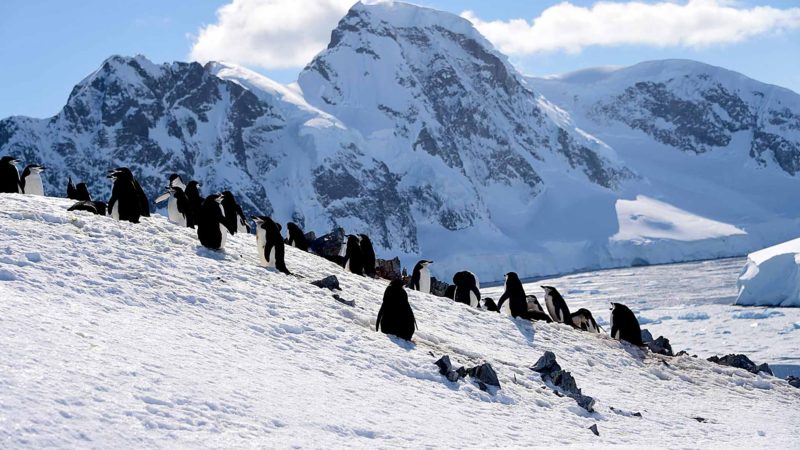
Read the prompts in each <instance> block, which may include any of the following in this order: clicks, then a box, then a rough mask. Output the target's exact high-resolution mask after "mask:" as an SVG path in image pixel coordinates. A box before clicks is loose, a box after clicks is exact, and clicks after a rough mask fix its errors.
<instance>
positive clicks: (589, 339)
mask: <svg viewBox="0 0 800 450" xmlns="http://www.w3.org/2000/svg"><path fill="white" fill-rule="evenodd" d="M69 204H70V202H69V201H66V200H57V199H48V198H41V197H27V198H25V197H21V196H18V195H3V196H0V343H1V344H2V351H1V352H0V443H2V445H0V447H3V448H23V447H24V448H42V447H57V448H132V447H133V448H187V447H191V448H198V447H201V448H230V447H238V448H241V447H248V448H249V447H256V448H273V447H287V446H290V445H298V446H304V447H319V448H330V447H366V446H369V447H379V448H380V447H411V448H419V447H447V448H453V447H456V448H461V447H471V448H476V447H527V446H558V447H561V446H564V445H568V444H571V445H576V446H582V447H587V446H601V447H602V446H611V445H627V446H634V447H641V446H649V447H652V446H659V447H709V446H715V447H731V446H758V447H771V448H791V447H796V446H797V445H798V436H797V430H798V429H799V428H800V415H798V414H797V411H798V410H799V409H800V390H798V389H795V388H792V387H790V386H789V385H788V384H787V383H786V382H784V381H782V380H779V379H777V378H774V377H768V376H763V375H753V374H750V373H747V372H745V371H743V370H740V369H731V368H727V367H721V366H716V365H712V364H711V363H708V362H706V361H704V360H702V359H693V358H691V357H679V358H671V359H668V358H662V357H659V356H653V355H645V354H643V353H642V352H641V351H640V350H638V349H635V348H632V347H630V346H627V345H622V344H620V343H618V342H616V341H614V340H611V339H610V338H608V337H606V336H597V335H589V334H586V333H581V332H577V331H574V330H572V329H570V328H567V327H565V326H562V325H553V324H540V323H537V324H535V325H532V324H530V323H526V322H522V321H514V320H512V319H510V318H508V317H503V316H500V315H499V314H496V313H488V312H479V311H476V310H473V309H469V308H468V307H465V306H464V305H458V304H454V303H452V302H450V301H449V300H445V299H442V298H437V297H432V296H428V295H424V294H418V293H415V292H411V293H409V298H410V302H411V305H412V307H413V308H414V311H415V314H416V318H417V321H418V323H419V327H420V329H419V331H418V332H417V334H416V335H415V337H414V341H415V342H414V343H413V344H412V343H407V342H404V341H400V340H397V339H393V338H389V337H387V336H385V335H383V334H381V333H376V332H375V331H374V318H375V316H376V314H377V311H378V308H379V305H380V300H381V297H382V294H383V291H384V289H385V287H386V283H385V282H384V281H376V280H368V279H366V278H362V277H358V276H353V275H349V274H346V273H344V272H343V271H342V270H341V269H339V268H338V267H337V266H335V265H333V264H331V263H328V262H326V261H323V260H321V259H319V258H317V257H313V256H310V255H308V254H304V253H300V252H297V251H294V249H288V251H287V265H288V266H289V269H290V270H292V271H293V272H294V273H296V274H297V275H298V276H299V277H287V276H284V275H282V274H279V273H275V272H269V271H267V270H266V269H263V268H260V267H258V266H257V259H256V255H255V251H254V249H255V240H254V237H253V236H250V235H237V236H234V237H232V238H230V239H229V240H228V248H227V250H226V251H225V252H212V251H208V250H205V249H203V248H201V247H199V246H198V243H197V239H196V238H195V236H194V233H193V231H192V230H190V229H186V228H177V227H175V226H173V225H171V224H169V223H167V222H166V220H165V219H164V218H163V217H153V218H145V219H143V222H142V223H141V224H138V225H133V224H129V223H124V222H117V221H114V220H112V219H110V218H107V217H97V216H92V215H89V214H86V213H69V212H67V211H66V208H67V206H68V205H69ZM741 264H742V261H722V262H717V263H704V264H697V265H683V266H671V267H670V268H665V267H651V268H642V269H626V270H618V271H609V272H598V273H594V274H584V275H573V276H570V277H564V278H561V279H558V280H554V281H549V282H548V283H551V284H554V285H555V286H557V287H559V288H561V289H562V291H563V292H564V293H565V296H566V298H567V301H568V302H569V303H570V306H571V307H572V308H573V309H576V308H577V307H579V306H581V305H582V304H583V305H584V306H588V307H590V308H591V309H592V310H593V311H595V313H596V314H597V316H598V317H599V318H600V317H602V318H603V319H606V320H607V314H602V313H603V312H605V311H606V306H605V305H606V304H607V302H608V301H609V300H611V299H613V300H621V301H624V302H626V303H628V304H629V305H630V306H632V308H633V310H634V311H635V312H636V313H637V314H639V315H640V317H647V318H650V319H653V320H661V321H662V322H661V323H660V324H648V325H647V326H648V327H649V328H651V330H653V331H654V333H659V334H667V335H668V336H669V337H670V338H671V339H673V345H675V347H676V348H677V349H680V348H689V349H691V350H692V351H693V352H697V353H701V354H702V355H706V354H711V353H717V352H718V351H717V350H723V349H731V350H732V349H736V350H740V351H745V352H749V353H751V355H752V356H754V359H756V360H761V359H765V358H767V357H768V356H770V355H772V354H775V355H778V354H779V353H780V352H779V351H778V350H776V349H778V348H780V347H781V346H784V347H783V348H785V349H788V348H789V344H787V343H786V342H794V343H796V342H797V335H796V333H797V332H794V331H793V332H789V333H787V334H779V332H778V331H775V332H761V329H759V330H758V331H753V332H751V333H749V334H747V335H744V336H739V335H738V334H737V333H739V332H741V331H742V330H743V329H747V327H750V326H751V325H752V324H759V327H761V326H765V327H766V326H769V327H772V324H775V330H777V329H778V328H779V326H778V324H779V323H780V324H783V323H784V322H785V323H786V324H790V323H792V321H795V322H796V321H797V316H793V314H795V311H796V310H794V309H792V310H781V313H782V314H784V315H783V316H773V317H770V318H768V319H764V320H756V319H735V318H734V317H733V314H734V312H736V311H740V312H756V311H763V309H752V308H749V309H746V308H738V309H734V308H733V307H730V306H727V305H725V304H724V303H730V301H731V300H732V297H733V294H734V293H733V283H734V282H735V276H736V273H737V271H738V267H739V266H741ZM330 274H335V275H336V276H337V277H339V280H340V282H341V285H342V287H343V291H342V292H341V293H340V294H341V296H342V297H343V298H345V299H348V300H355V301H356V307H349V306H346V305H343V304H341V303H338V302H337V301H335V300H334V299H333V298H332V297H331V295H330V292H328V291H325V290H322V289H318V288H316V287H314V286H312V285H310V284H309V281H312V280H315V279H318V278H321V277H323V276H325V275H330ZM665 274H667V275H665ZM726 274H727V275H726ZM723 280H724V281H723ZM700 289H704V290H705V294H701V293H700ZM592 290H596V291H598V292H592ZM580 291H583V292H580ZM692 304H694V305H696V306H693V307H690V306H681V305H692ZM648 308H649V309H648ZM703 314H707V315H708V316H709V318H708V319H699V318H700V317H702V316H703ZM665 315H669V316H672V317H673V319H664V316H665ZM688 315H691V317H695V318H697V319H698V320H694V321H690V320H681V319H679V318H678V317H679V316H687V317H689V316H688ZM793 317H794V318H793ZM601 323H605V320H604V321H602V322H601ZM739 324H741V325H739ZM781 326H782V325H781ZM718 327H729V329H730V331H731V334H730V335H716V334H715V331H716V328H718ZM703 330H705V331H704V332H705V333H706V334H705V335H703V334H702V333H701V331H703ZM722 341H727V342H728V343H727V344H724V346H722V347H720V346H721V345H723V344H720V342H722ZM735 341H738V342H739V345H740V346H739V345H736V344H735V343H734V342H735ZM712 343H713V344H714V346H713V347H712ZM706 346H708V348H705V347H706ZM754 346H755V347H756V348H753V347H754ZM794 347H795V348H796V347H797V346H796V345H795V346H794ZM710 349H713V350H714V351H710ZM545 350H552V351H554V352H555V354H556V355H557V357H558V360H559V362H560V363H561V365H562V366H563V367H564V368H565V369H567V370H569V371H571V372H572V373H573V375H574V376H575V378H576V379H577V382H578V385H579V386H580V387H581V388H582V389H583V391H584V393H585V394H587V395H591V396H593V397H595V398H596V400H597V404H596V410H597V411H596V412H595V413H593V414H588V413H586V412H584V411H583V410H582V409H580V408H579V407H578V406H577V405H576V404H575V402H574V401H573V400H571V399H569V398H566V397H559V396H557V395H555V394H553V392H552V391H551V390H550V389H546V388H543V384H542V382H541V381H540V379H539V376H538V375H536V374H534V373H532V372H531V371H530V370H529V369H528V367H529V366H530V365H532V364H533V363H534V362H535V361H536V360H537V359H538V358H539V356H541V355H542V353H543V352H544V351H545ZM445 353H447V354H449V355H450V356H451V358H452V360H453V361H454V362H455V363H456V364H458V365H461V364H463V365H467V366H472V365H475V364H476V363H479V362H481V361H484V360H485V361H488V362H490V363H491V364H492V366H493V367H494V368H495V369H496V371H497V373H498V376H499V379H500V382H501V384H502V390H500V391H499V392H498V393H496V394H495V395H491V394H489V393H485V392H481V391H480V390H479V389H478V388H477V387H476V386H475V385H473V384H472V383H470V382H469V381H462V382H459V383H449V382H447V381H445V380H444V379H443V378H442V377H441V376H440V375H439V374H438V373H437V371H436V367H435V366H434V365H433V362H434V361H435V359H436V358H438V357H439V356H441V355H442V354H445ZM784 355H785V354H784ZM769 362H772V361H769ZM612 406H613V407H614V408H617V409H619V410H622V411H623V412H628V413H631V412H641V414H642V417H641V418H638V417H631V416H630V415H625V414H624V413H623V414H617V413H614V412H612V411H611V410H610V407H612ZM696 416H699V417H703V418H705V419H707V422H705V423H700V422H698V421H697V420H695V419H693V417H696ZM593 424H597V426H598V428H599V431H600V436H595V435H594V434H592V432H590V431H589V430H588V427H590V426H591V425H593Z"/></svg>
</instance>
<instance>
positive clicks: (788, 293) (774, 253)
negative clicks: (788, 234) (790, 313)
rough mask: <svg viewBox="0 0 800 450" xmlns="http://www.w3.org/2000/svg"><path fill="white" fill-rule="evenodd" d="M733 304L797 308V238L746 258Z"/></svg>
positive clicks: (799, 252) (799, 274)
mask: <svg viewBox="0 0 800 450" xmlns="http://www.w3.org/2000/svg"><path fill="white" fill-rule="evenodd" d="M737 287H738V288H739V296H738V297H737V298H736V304H737V305H762V306H800V239H794V240H791V241H788V242H784V243H782V244H778V245H775V246H772V247H769V248H765V249H763V250H759V251H757V252H754V253H751V254H749V255H748V256H747V264H746V265H745V267H744V269H743V270H742V273H741V275H740V276H739V280H738V282H737Z"/></svg>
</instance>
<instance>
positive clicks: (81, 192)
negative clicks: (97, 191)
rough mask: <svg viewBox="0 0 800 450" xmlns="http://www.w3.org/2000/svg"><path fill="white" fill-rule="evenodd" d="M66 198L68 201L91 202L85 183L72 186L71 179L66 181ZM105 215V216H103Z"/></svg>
mask: <svg viewBox="0 0 800 450" xmlns="http://www.w3.org/2000/svg"><path fill="white" fill-rule="evenodd" d="M67 198H68V199H70V200H80V201H91V200H92V196H91V195H89V189H88V188H87V187H86V183H78V185H77V186H76V185H74V184H72V177H69V179H68V180H67ZM104 215H105V214H104Z"/></svg>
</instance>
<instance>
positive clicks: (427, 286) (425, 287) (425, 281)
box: [419, 269, 431, 294]
mask: <svg viewBox="0 0 800 450" xmlns="http://www.w3.org/2000/svg"><path fill="white" fill-rule="evenodd" d="M419 291H420V292H424V293H426V294H430V293H431V273H430V272H429V271H428V270H427V269H424V270H420V271H419Z"/></svg>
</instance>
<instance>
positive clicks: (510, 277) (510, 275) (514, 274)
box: [506, 272, 519, 281]
mask: <svg viewBox="0 0 800 450" xmlns="http://www.w3.org/2000/svg"><path fill="white" fill-rule="evenodd" d="M506 280H512V281H513V280H516V281H519V276H518V275H517V272H508V273H507V274H506Z"/></svg>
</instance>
